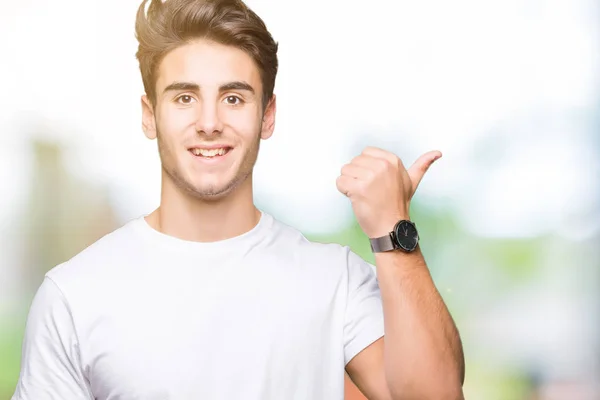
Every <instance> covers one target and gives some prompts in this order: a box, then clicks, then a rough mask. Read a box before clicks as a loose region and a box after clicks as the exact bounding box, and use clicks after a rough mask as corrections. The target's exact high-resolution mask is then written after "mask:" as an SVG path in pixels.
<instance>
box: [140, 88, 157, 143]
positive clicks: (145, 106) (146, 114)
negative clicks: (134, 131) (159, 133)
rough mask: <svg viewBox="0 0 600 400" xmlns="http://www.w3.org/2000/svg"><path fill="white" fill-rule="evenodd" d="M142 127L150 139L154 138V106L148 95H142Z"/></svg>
mask: <svg viewBox="0 0 600 400" xmlns="http://www.w3.org/2000/svg"><path fill="white" fill-rule="evenodd" d="M142 129H143V130H144V134H145V135H146V137H147V138H148V139H150V140H154V139H156V119H155V118H154V107H152V104H151V103H150V100H149V99H148V96H146V95H143V96H142Z"/></svg>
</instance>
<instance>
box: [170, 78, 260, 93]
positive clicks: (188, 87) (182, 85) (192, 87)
mask: <svg viewBox="0 0 600 400" xmlns="http://www.w3.org/2000/svg"><path fill="white" fill-rule="evenodd" d="M181 90H185V91H190V92H199V91H200V85H198V84H196V83H192V82H173V83H171V84H170V85H169V86H167V87H166V88H165V90H163V93H167V92H171V91H181ZM228 90H245V91H247V92H250V93H252V94H254V88H253V87H252V86H250V84H248V83H246V82H243V81H233V82H228V83H224V84H222V85H221V86H219V92H226V91H228Z"/></svg>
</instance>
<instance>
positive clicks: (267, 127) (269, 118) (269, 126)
mask: <svg viewBox="0 0 600 400" xmlns="http://www.w3.org/2000/svg"><path fill="white" fill-rule="evenodd" d="M275 111H277V98H276V97H275V95H273V96H272V97H271V100H269V103H267V108H266V109H265V114H264V116H263V124H262V131H261V132H260V137H261V139H263V140H266V139H268V138H270V137H271V135H273V130H275Z"/></svg>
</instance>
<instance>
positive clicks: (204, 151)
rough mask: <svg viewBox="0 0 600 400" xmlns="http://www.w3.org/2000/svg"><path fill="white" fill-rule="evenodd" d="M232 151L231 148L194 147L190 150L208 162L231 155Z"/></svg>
mask: <svg viewBox="0 0 600 400" xmlns="http://www.w3.org/2000/svg"><path fill="white" fill-rule="evenodd" d="M231 149H232V148H231V147H229V146H223V147H211V148H203V147H192V148H190V149H188V151H189V152H190V153H192V154H193V155H194V156H196V157H200V158H203V159H206V160H212V159H217V158H220V157H223V156H225V155H226V154H228V153H229V151H231Z"/></svg>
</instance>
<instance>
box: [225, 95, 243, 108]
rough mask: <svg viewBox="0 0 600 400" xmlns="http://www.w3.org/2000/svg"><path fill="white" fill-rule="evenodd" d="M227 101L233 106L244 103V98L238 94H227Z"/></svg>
mask: <svg viewBox="0 0 600 400" xmlns="http://www.w3.org/2000/svg"><path fill="white" fill-rule="evenodd" d="M225 103H227V104H231V105H232V106H237V105H240V104H242V99H240V98H239V97H237V96H227V97H225Z"/></svg>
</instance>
